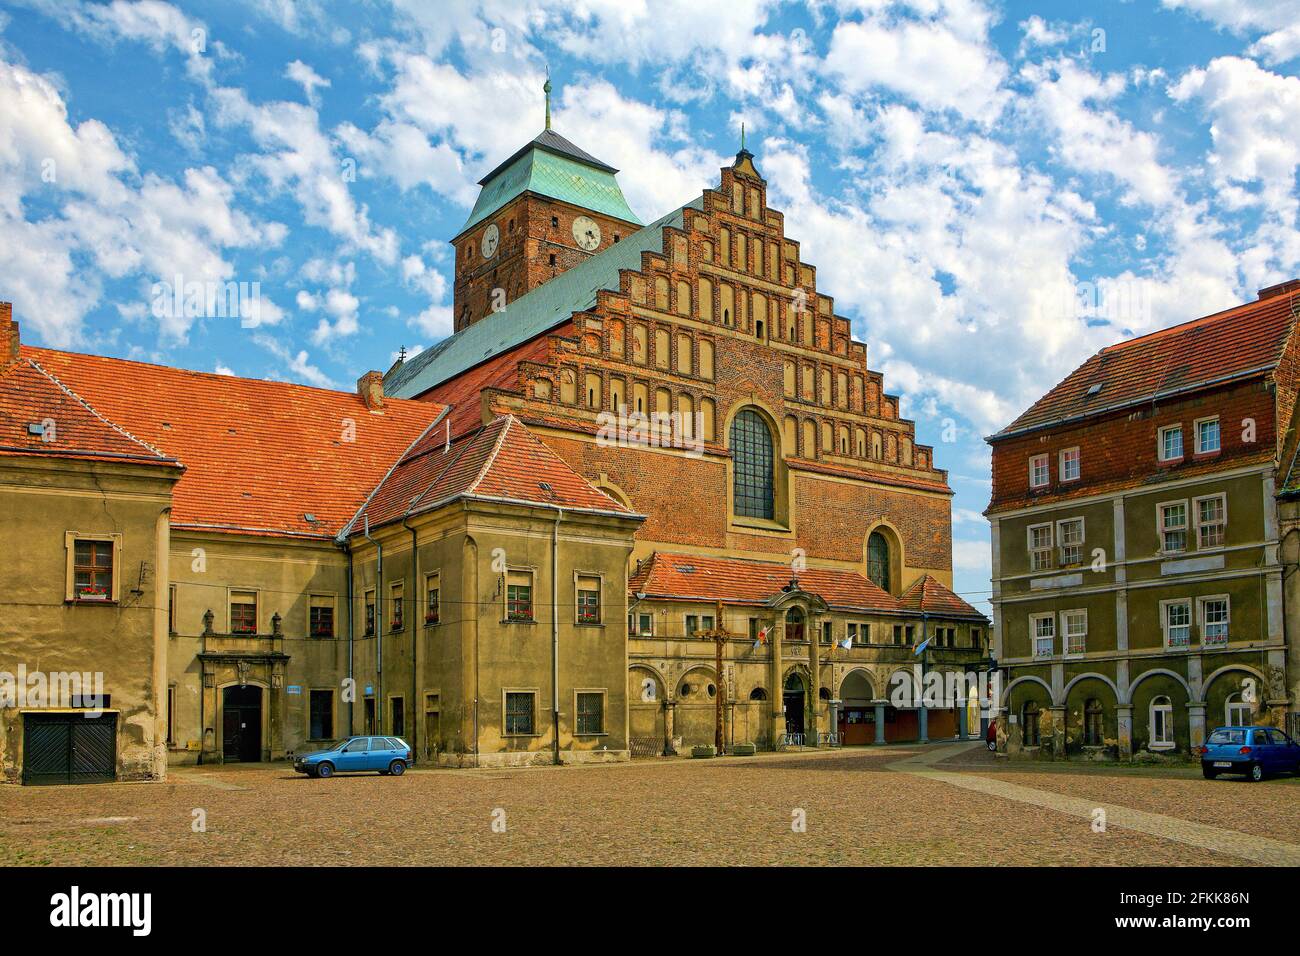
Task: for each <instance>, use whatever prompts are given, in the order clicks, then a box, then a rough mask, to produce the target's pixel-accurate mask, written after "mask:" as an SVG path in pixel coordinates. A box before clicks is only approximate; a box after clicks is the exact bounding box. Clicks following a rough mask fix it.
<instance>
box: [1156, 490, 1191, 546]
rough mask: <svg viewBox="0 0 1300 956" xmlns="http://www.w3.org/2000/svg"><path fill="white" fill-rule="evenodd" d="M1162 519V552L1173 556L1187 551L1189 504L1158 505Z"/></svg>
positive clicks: (1171, 503) (1170, 503)
mask: <svg viewBox="0 0 1300 956" xmlns="http://www.w3.org/2000/svg"><path fill="white" fill-rule="evenodd" d="M1156 510H1157V512H1158V514H1159V518H1160V550H1161V551H1164V552H1165V553H1166V554H1173V553H1176V552H1179V551H1186V550H1187V502H1186V501H1171V502H1169V503H1167V504H1162V505H1157V506H1156Z"/></svg>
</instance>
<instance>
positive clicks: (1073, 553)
mask: <svg viewBox="0 0 1300 956" xmlns="http://www.w3.org/2000/svg"><path fill="white" fill-rule="evenodd" d="M1056 540H1057V544H1058V545H1059V546H1060V548H1061V566H1062V567H1066V566H1068V565H1071V564H1078V563H1079V562H1080V561H1082V560H1083V519H1082V518H1067V519H1065V520H1064V521H1058V522H1057V523H1056Z"/></svg>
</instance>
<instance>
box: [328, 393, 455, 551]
mask: <svg viewBox="0 0 1300 956" xmlns="http://www.w3.org/2000/svg"><path fill="white" fill-rule="evenodd" d="M449 414H451V406H450V405H444V406H442V411H440V412H439V413H438V415H437V417H436V418H434V420H433V421H431V422H429V424H428V425H427V426H426V427H425V429H424V430H423V431H422V432H420V434H418V435H416V436H415V438H414V439H413V440H412V441H411V443H410V444H409V445H407V446H406V450H405V451H403V452H402V453H401V454H400V455H398V456H397V457H396V458H394V459H393V463H392V464H391V465H389V466H388V470H387V471H386V472H384V474H383V477H381V478H380V479H379V481H377V482H375V487H373V488H371V489H370V494H368V495H366V497H365V500H364V501H362V502H361V504H360V506H359V507H358V508H357V510H356V513H355V514H353V515H352V517H351V518H349V519H348V520H347V522H346V523H345V524H344V525H343V527H341V528H339V530H338V534H336V535H335V536H334V537H335V540H338V541H344V540H346V539H347V537H348V535H350V534H351V533H352V529H353V528H354V527H355V526H356V523H357V519H358V518H360V517H361V516H362V515H363V514H365V512H366V509H367V508H369V507H370V502H372V501H374V499H375V495H377V494H378V493H379V489H380V488H382V487H384V482H386V481H387V480H388V479H389V478H390V477H391V476H392V474H393V472H395V471H396V470H397V466H398V465H400V464H401V463H402V462H404V461H406V456H407V455H409V454H410V453H411V449H412V448H414V447H415V446H416V445H418V444H419V443H420V442H421V441H423V440H424V436H425V435H427V434H429V432H431V431H433V430H434V428H436V427H437V426H438V423H439V422H440V421H442V420H443V419H444V418H446V417H447V416H448V415H449Z"/></svg>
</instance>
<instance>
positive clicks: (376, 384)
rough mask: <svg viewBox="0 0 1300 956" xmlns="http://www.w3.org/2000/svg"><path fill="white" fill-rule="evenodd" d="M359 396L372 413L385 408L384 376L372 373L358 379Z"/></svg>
mask: <svg viewBox="0 0 1300 956" xmlns="http://www.w3.org/2000/svg"><path fill="white" fill-rule="evenodd" d="M357 395H359V396H360V397H361V401H363V402H365V404H366V408H368V409H370V410H371V411H372V412H374V411H378V410H379V409H381V408H383V407H384V376H383V375H382V374H380V373H379V372H375V371H370V372H367V373H366V374H365V375H362V376H361V377H360V378H359V379H357Z"/></svg>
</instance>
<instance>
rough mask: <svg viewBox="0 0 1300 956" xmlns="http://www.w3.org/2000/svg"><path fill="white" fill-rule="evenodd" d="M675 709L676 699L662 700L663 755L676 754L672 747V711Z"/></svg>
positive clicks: (670, 755)
mask: <svg viewBox="0 0 1300 956" xmlns="http://www.w3.org/2000/svg"><path fill="white" fill-rule="evenodd" d="M676 709H677V701H675V700H665V701H664V756H665V757H672V756H675V755H676V754H677V751H676V750H675V749H674V748H673V712H674V711H675V710H676Z"/></svg>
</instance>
